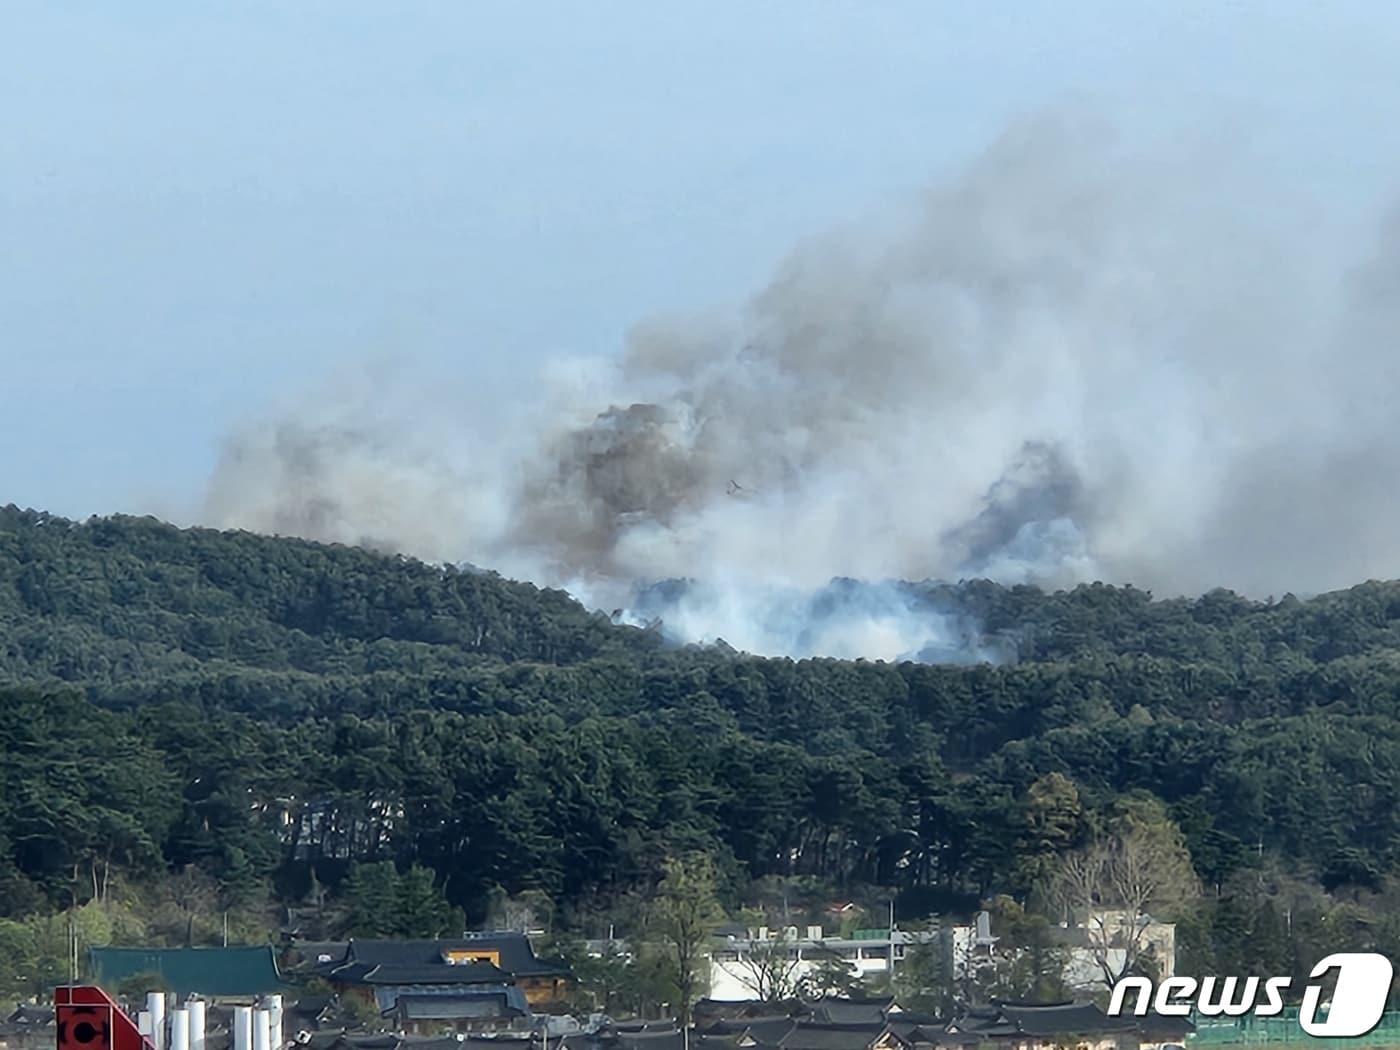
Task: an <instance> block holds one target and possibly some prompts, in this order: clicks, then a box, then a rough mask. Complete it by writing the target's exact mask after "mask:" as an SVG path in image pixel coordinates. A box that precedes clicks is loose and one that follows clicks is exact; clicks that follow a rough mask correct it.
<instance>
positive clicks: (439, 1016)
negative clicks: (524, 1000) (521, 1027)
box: [395, 992, 525, 1021]
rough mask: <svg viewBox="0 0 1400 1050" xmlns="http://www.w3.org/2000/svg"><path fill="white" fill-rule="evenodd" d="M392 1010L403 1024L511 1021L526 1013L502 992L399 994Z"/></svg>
mask: <svg viewBox="0 0 1400 1050" xmlns="http://www.w3.org/2000/svg"><path fill="white" fill-rule="evenodd" d="M395 1009H397V1010H398V1012H399V1015H400V1016H401V1017H402V1018H403V1019H404V1020H405V1021H459V1020H460V1021H467V1020H490V1019H493V1018H494V1019H500V1020H514V1019H516V1018H518V1017H524V1016H525V1011H524V1010H523V1009H521V1008H520V1007H519V1006H516V1005H514V1004H513V1003H511V1001H510V997H509V996H508V995H507V994H506V993H505V992H494V993H491V994H488V995H401V996H399V998H398V1002H397V1003H396V1004H395Z"/></svg>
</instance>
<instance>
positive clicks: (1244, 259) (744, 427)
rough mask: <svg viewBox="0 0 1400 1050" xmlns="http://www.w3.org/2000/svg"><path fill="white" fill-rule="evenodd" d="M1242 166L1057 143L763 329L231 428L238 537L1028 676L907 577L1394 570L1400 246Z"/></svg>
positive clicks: (847, 248)
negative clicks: (1360, 247) (296, 540)
mask: <svg viewBox="0 0 1400 1050" xmlns="http://www.w3.org/2000/svg"><path fill="white" fill-rule="evenodd" d="M1226 160H1227V158H1226V157H1223V156H1222V155H1221V154H1220V153H1219V152H1218V151H1213V150H1195V151H1192V150H1185V149H1183V150H1182V151H1180V152H1179V153H1177V154H1173V155H1170V156H1165V157H1164V156H1161V155H1158V154H1154V155H1152V156H1150V157H1144V156H1140V155H1135V154H1134V153H1133V151H1131V150H1130V149H1128V148H1126V147H1124V146H1122V145H1121V144H1119V143H1118V142H1117V141H1116V140H1114V139H1113V137H1112V136H1110V135H1107V134H1105V133H1104V132H1103V131H1102V130H1101V129H1097V128H1092V127H1085V126H1079V125H1073V124H1067V123H1065V122H1059V121H1054V120H1040V121H1031V122H1027V123H1025V124H1024V125H1020V126H1018V127H1016V128H1013V129H1012V130H1011V131H1009V132H1008V133H1007V134H1006V135H1005V136H1004V137H1003V138H1001V139H1000V140H999V141H997V142H996V143H994V144H993V145H992V146H991V147H990V148H989V149H988V150H987V151H986V153H985V154H984V155H983V156H982V157H980V158H979V159H978V160H977V161H976V162H975V163H974V164H973V165H972V166H971V167H970V168H969V169H968V170H967V171H966V172H964V173H963V174H962V175H961V177H959V178H957V179H954V180H951V181H948V182H946V183H943V184H940V185H937V186H934V187H933V188H932V189H930V190H929V191H928V192H927V194H926V195H925V196H924V198H923V199H922V200H921V201H920V202H919V204H918V207H917V208H915V209H912V214H906V215H902V216H900V217H899V219H898V221H896V222H893V223H891V224H890V225H891V229H889V230H882V231H879V232H876V231H872V230H868V229H857V230H846V231H839V232H836V233H833V234H831V235H829V236H826V237H823V238H817V239H814V240H812V241H810V242H809V243H805V244H803V245H800V246H799V247H798V248H797V249H796V250H795V251H793V252H792V254H791V255H790V256H789V257H788V259H787V260H786V261H785V262H784V263H783V264H782V265H781V266H780V267H779V269H778V271H777V273H775V274H774V275H773V277H772V279H771V281H770V282H769V283H768V284H767V286H766V287H764V288H763V289H762V290H761V291H759V292H758V294H756V295H755V296H754V297H753V298H752V300H751V301H750V302H748V303H747V305H746V306H745V307H744V308H743V309H742V310H740V311H737V313H736V316H735V317H734V318H732V319H727V320H724V321H721V322H710V321H705V322H701V321H697V320H694V319H687V320H678V321H667V320H664V319H663V320H654V321H650V322H648V323H646V324H643V325H640V326H638V327H637V328H636V329H635V330H634V331H633V332H632V333H631V335H630V337H629V338H628V340H627V343H626V346H625V347H624V348H623V351H622V353H621V354H620V355H616V356H611V357H607V358H603V359H600V360H597V361H561V362H556V363H555V364H554V365H553V366H551V368H550V369H549V370H548V373H547V375H546V376H544V377H542V378H541V380H540V383H539V386H538V388H537V390H536V393H537V395H538V397H537V399H536V400H537V401H538V404H537V405H536V406H534V407H532V408H529V409H524V408H522V409H521V410H520V411H519V412H517V413H514V414H512V415H510V416H509V417H508V418H504V419H502V418H499V417H497V418H493V420H492V421H491V423H490V425H489V426H487V425H482V418H483V417H481V416H480V415H478V413H479V412H480V409H481V406H472V405H469V404H454V405H452V406H437V407H436V408H435V409H433V410H428V409H425V407H424V406H423V405H422V404H415V405H414V406H413V407H412V408H411V409H410V410H408V411H389V412H386V411H385V410H384V409H383V405H382V401H383V398H384V397H385V394H384V385H383V384H380V383H373V384H366V385H365V387H364V388H363V389H361V390H359V391H358V392H355V393H353V395H352V396H348V397H346V396H341V397H338V398H334V399H327V398H324V397H322V398H318V399H316V400H315V401H314V404H315V405H316V406H317V407H315V408H311V407H308V405H305V404H303V405H297V406H292V407H291V408H290V409H289V411H288V412H287V413H285V418H283V419H281V420H280V421H278V422H275V423H273V424H270V425H264V426H258V427H250V428H249V429H248V431H247V432H246V433H243V434H240V435H239V436H238V437H237V438H236V439H235V440H234V441H232V442H231V443H230V446H229V449H228V450H227V454H226V456H225V459H224V462H223V463H222V465H221V466H220V468H219V470H218V472H217V474H216V476H215V478H214V480H213V484H212V487H211V492H210V497H209V502H208V512H207V516H208V518H209V519H210V520H212V521H213V522H214V523H216V524H220V525H226V526H239V527H246V528H252V529H256V530H260V531H267V532H279V533H293V534H298V535H304V536H310V537H313V538H319V539H328V540H338V541H344V542H370V543H375V544H379V545H382V546H387V547H391V548H396V549H401V550H406V551H408V552H410V553H415V554H419V555H421V556H424V557H428V558H432V559H440V560H470V561H472V562H475V563H478V564H486V565H491V566H493V567H496V568H499V569H500V570H501V571H503V572H505V573H507V574H510V575H515V576H520V577H525V578H529V579H533V580H536V581H537V582H541V583H547V584H552V585H562V586H566V587H568V588H570V589H571V590H572V591H573V592H574V593H575V594H577V595H579V596H580V597H581V598H582V599H583V600H585V601H586V602H588V603H589V604H591V605H593V606H595V607H597V608H602V609H605V610H608V611H613V610H617V612H618V614H619V616H620V618H623V619H628V620H630V621H633V622H641V621H646V620H650V619H654V618H659V619H661V620H662V621H663V622H664V624H665V626H666V628H667V629H668V630H670V631H672V632H673V633H674V634H675V635H676V636H677V637H680V638H685V639H691V640H713V639H716V638H724V639H725V640H727V641H728V642H729V643H730V644H733V645H736V646H739V647H740V648H746V649H751V650H753V651H757V652H765V653H774V654H789V655H795V656H801V655H812V654H825V655H837V656H858V655H863V656H868V657H878V658H886V659H893V658H903V657H909V658H923V659H945V658H949V657H950V656H951V655H952V654H955V653H956V654H959V655H960V656H961V657H962V658H987V659H996V658H999V652H1000V651H999V649H998V648H997V644H996V643H995V642H994V641H991V642H989V641H988V640H986V639H980V638H978V637H976V632H975V630H973V629H972V628H971V627H970V626H969V625H967V624H964V623H961V622H959V621H958V619H957V618H956V617H955V616H954V615H953V614H952V613H951V612H950V611H949V610H946V609H940V608H936V607H931V606H928V605H927V604H925V603H923V602H922V600H921V599H920V598H919V596H918V593H917V592H916V591H915V590H911V589H909V588H906V587H903V586H901V585H900V584H898V583H892V582H878V581H899V580H912V581H921V580H929V579H934V580H956V579H959V578H970V577H985V578H990V579H995V580H998V581H1003V582H1008V583H1022V582H1025V583H1033V584H1038V585H1041V586H1045V587H1059V586H1066V585H1072V584H1074V583H1077V582H1081V581H1088V580H1099V579H1101V580H1107V581H1112V582H1130V583H1134V584H1137V585H1139V586H1142V587H1146V588H1150V589H1153V590H1155V591H1157V592H1159V593H1164V592H1165V593H1193V592H1200V591H1203V590H1206V589H1209V588H1211V587H1216V586H1228V587H1233V588H1235V589H1238V590H1241V591H1244V592H1246V593H1249V594H1253V595H1257V596H1261V597H1262V596H1264V595H1267V594H1281V593H1283V592H1285V591H1290V590H1291V591H1295V592H1303V591H1315V590H1321V589H1326V588H1330V587H1336V586H1343V585H1347V584H1350V583H1354V582H1359V581H1360V580H1363V579H1365V578H1368V577H1376V576H1391V575H1396V574H1398V573H1400V533H1397V532H1396V531H1395V530H1394V529H1393V528H1391V527H1390V522H1391V521H1393V520H1395V519H1396V517H1397V512H1400V485H1397V483H1396V482H1397V480H1398V478H1397V470H1396V468H1397V465H1400V427H1397V426H1396V424H1395V423H1394V421H1393V419H1394V416H1393V412H1394V410H1393V407H1392V406H1394V405H1395V404H1397V403H1400V402H1398V401H1397V395H1398V394H1400V359H1398V358H1397V356H1396V353H1395V351H1394V350H1393V348H1392V341H1393V337H1394V334H1395V331H1396V328H1395V322H1396V320H1397V311H1400V250H1397V249H1398V248H1400V238H1397V228H1396V226H1395V225H1393V224H1392V225H1390V226H1383V227H1379V229H1380V237H1379V239H1378V242H1377V244H1376V245H1375V246H1374V247H1373V249H1371V250H1369V251H1367V252H1363V253H1358V257H1357V258H1353V259H1337V258H1333V257H1331V256H1330V254H1329V252H1328V251H1327V250H1326V249H1325V248H1324V247H1323V244H1324V241H1323V238H1321V237H1320V236H1317V235H1315V234H1314V233H1313V232H1312V231H1309V230H1308V229H1306V228H1305V226H1306V221H1307V220H1306V218H1305V216H1304V214H1303V213H1302V212H1300V211H1298V210H1297V209H1296V208H1295V207H1294V206H1293V205H1292V204H1290V203H1289V202H1282V203H1279V204H1277V205H1275V203H1274V202H1273V201H1272V200H1271V192H1272V191H1271V189H1270V187H1269V185H1268V182H1267V180H1260V179H1257V178H1256V179H1253V180H1251V179H1248V178H1245V177H1243V176H1242V175H1241V173H1240V172H1238V171H1236V170H1235V169H1234V168H1233V167H1232V166H1231V165H1229V164H1227V163H1226ZM1256 174H1257V173H1256ZM402 378H403V380H404V381H403V384H402V385H403V386H404V387H405V388H407V389H410V390H411V389H419V390H426V389H429V388H431V387H432V385H433V381H432V379H431V378H429V377H419V376H411V375H410V376H406V377H402ZM429 419H430V420H432V423H431V426H429V424H428V423H426V422H425V420H429ZM428 430H433V431H434V432H433V433H431V434H429V433H428V432H427V431H428ZM836 578H842V579H844V580H846V581H847V582H845V583H840V582H838V583H833V582H832V581H833V580H834V579H836ZM668 580H670V581H679V580H687V581H691V582H690V583H688V584H685V585H682V584H679V583H675V584H672V585H669V586H666V587H662V588H660V589H658V588H657V587H656V586H655V585H656V584H658V583H659V582H660V581H668ZM853 580H864V581H877V582H872V583H868V584H863V585H860V584H853V583H851V582H849V581H853Z"/></svg>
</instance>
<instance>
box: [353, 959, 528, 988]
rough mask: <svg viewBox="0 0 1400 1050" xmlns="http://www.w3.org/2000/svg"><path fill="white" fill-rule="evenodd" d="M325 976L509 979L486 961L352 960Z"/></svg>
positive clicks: (382, 980)
mask: <svg viewBox="0 0 1400 1050" xmlns="http://www.w3.org/2000/svg"><path fill="white" fill-rule="evenodd" d="M326 976H327V977H328V978H329V979H330V980H332V981H338V982H340V983H342V984H377V985H384V984H453V985H499V986H501V987H504V986H506V985H508V984H510V983H511V982H512V977H511V975H510V974H508V973H506V972H505V971H504V970H501V969H498V968H497V967H495V966H492V965H491V964H490V963H488V962H473V963H455V964H453V963H439V964H438V965H436V966H430V965H423V966H395V965H393V964H392V963H382V964H381V963H362V962H352V963H347V964H345V965H343V966H337V967H335V968H334V969H331V970H329V971H327V972H326Z"/></svg>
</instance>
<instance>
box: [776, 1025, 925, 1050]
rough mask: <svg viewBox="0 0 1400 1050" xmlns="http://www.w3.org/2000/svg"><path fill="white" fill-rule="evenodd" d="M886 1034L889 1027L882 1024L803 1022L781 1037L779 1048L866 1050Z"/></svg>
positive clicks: (794, 1049)
mask: <svg viewBox="0 0 1400 1050" xmlns="http://www.w3.org/2000/svg"><path fill="white" fill-rule="evenodd" d="M887 1032H889V1027H888V1026H887V1025H885V1024H883V1023H881V1024H874V1025H869V1024H848V1025H830V1024H813V1023H811V1022H807V1021H804V1022H802V1023H800V1024H798V1025H795V1026H794V1027H793V1029H792V1031H791V1032H789V1033H788V1034H787V1035H786V1036H784V1037H783V1041H782V1043H781V1046H782V1048H783V1050H867V1048H869V1047H871V1046H873V1045H874V1044H875V1043H876V1042H877V1041H878V1040H879V1039H880V1037H881V1036H883V1035H885V1034H886V1033H887ZM895 1038H896V1039H898V1038H899V1037H898V1036H896V1037H895Z"/></svg>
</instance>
